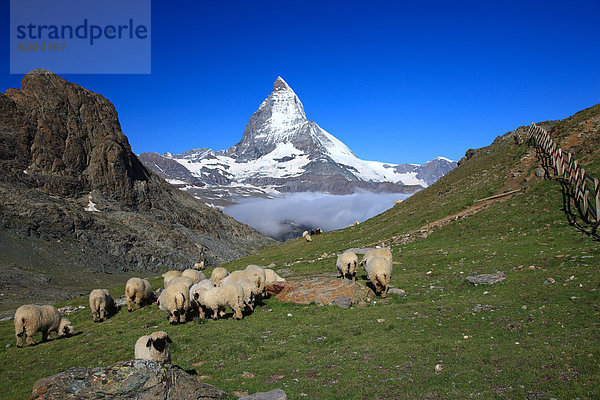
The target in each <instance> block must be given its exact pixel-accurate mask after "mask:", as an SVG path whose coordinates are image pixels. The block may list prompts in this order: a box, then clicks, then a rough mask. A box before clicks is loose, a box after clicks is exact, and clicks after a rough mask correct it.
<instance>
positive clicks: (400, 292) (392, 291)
mask: <svg viewBox="0 0 600 400" xmlns="http://www.w3.org/2000/svg"><path fill="white" fill-rule="evenodd" d="M388 294H395V295H398V296H406V291H405V290H402V289H398V288H390V289H388Z"/></svg>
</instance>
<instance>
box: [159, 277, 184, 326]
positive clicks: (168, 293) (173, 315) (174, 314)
mask: <svg viewBox="0 0 600 400" xmlns="http://www.w3.org/2000/svg"><path fill="white" fill-rule="evenodd" d="M188 279H189V278H188ZM158 308H159V309H160V310H161V311H164V312H166V313H167V314H168V316H169V323H170V324H171V325H174V324H183V323H185V321H186V318H187V313H188V311H190V289H189V288H188V287H187V286H186V285H185V284H183V283H177V282H171V283H170V284H169V286H167V288H166V289H165V290H163V291H162V293H161V294H160V296H159V297H158Z"/></svg>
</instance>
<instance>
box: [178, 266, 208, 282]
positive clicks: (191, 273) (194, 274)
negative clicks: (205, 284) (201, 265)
mask: <svg viewBox="0 0 600 400" xmlns="http://www.w3.org/2000/svg"><path fill="white" fill-rule="evenodd" d="M181 276H187V277H188V278H190V279H191V280H192V282H193V283H192V285H193V284H194V283H198V282H200V281H202V280H204V279H206V276H204V274H203V273H202V272H200V271H197V270H195V269H186V270H185V271H183V273H182V274H181Z"/></svg>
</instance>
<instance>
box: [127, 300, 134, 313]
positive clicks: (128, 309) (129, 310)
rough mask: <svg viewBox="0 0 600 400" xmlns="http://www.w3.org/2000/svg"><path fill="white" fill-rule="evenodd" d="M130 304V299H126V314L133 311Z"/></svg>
mask: <svg viewBox="0 0 600 400" xmlns="http://www.w3.org/2000/svg"><path fill="white" fill-rule="evenodd" d="M131 303H132V301H131V298H130V297H128V298H127V311H128V312H131V311H133V309H132V308H131Z"/></svg>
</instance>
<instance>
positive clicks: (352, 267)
mask: <svg viewBox="0 0 600 400" xmlns="http://www.w3.org/2000/svg"><path fill="white" fill-rule="evenodd" d="M335 266H336V268H337V270H338V272H339V273H340V278H348V279H352V280H356V272H357V269H358V267H357V266H358V257H356V254H354V253H352V252H350V251H348V252H345V253H342V254H340V255H338V257H337V261H336V263H335Z"/></svg>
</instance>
